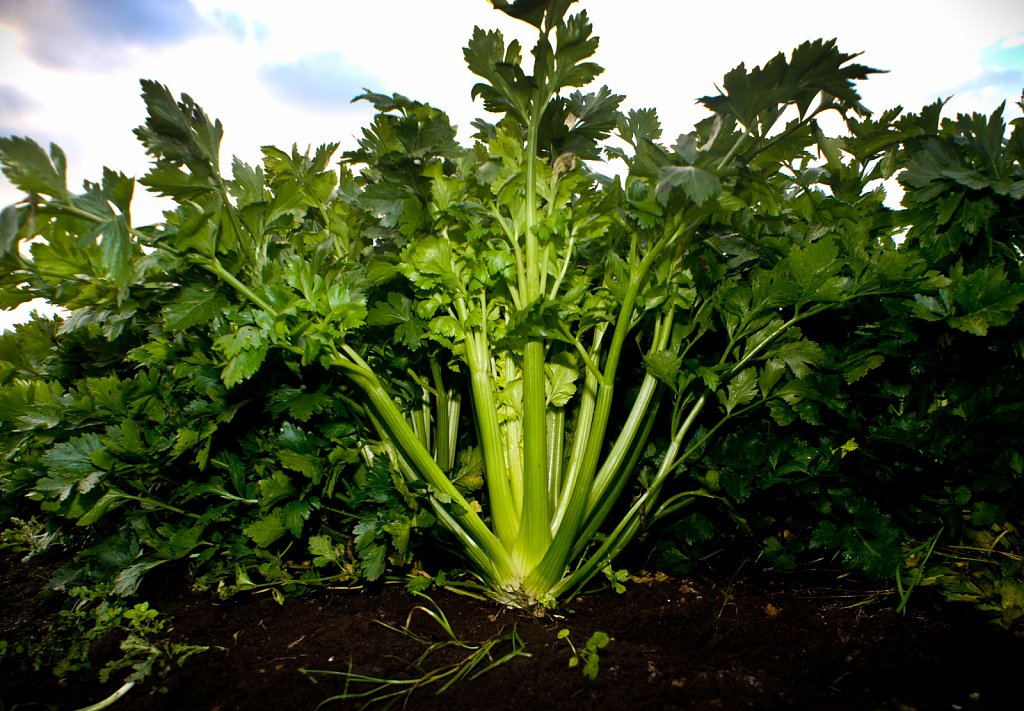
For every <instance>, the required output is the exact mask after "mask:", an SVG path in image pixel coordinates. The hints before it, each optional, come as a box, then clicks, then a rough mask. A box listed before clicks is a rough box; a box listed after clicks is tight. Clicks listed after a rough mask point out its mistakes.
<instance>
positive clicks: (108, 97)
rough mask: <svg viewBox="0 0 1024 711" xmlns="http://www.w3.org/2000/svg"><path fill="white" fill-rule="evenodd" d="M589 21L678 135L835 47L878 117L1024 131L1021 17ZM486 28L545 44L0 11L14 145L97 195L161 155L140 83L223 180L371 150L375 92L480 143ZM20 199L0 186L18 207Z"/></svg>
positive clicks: (671, 15)
mask: <svg viewBox="0 0 1024 711" xmlns="http://www.w3.org/2000/svg"><path fill="white" fill-rule="evenodd" d="M575 7H576V8H577V9H578V8H581V7H582V8H585V9H586V10H587V11H588V13H589V14H590V16H591V19H592V20H593V23H594V26H595V29H596V33H597V34H598V35H599V36H600V37H601V46H600V49H599V50H598V55H597V61H598V62H599V63H600V64H602V65H603V66H604V67H605V68H606V72H605V74H604V75H603V76H602V77H601V78H600V79H599V81H600V82H602V83H607V84H608V85H609V86H610V87H611V88H612V90H613V91H615V92H617V93H623V94H626V95H627V96H628V103H627V106H628V107H629V108H636V107H648V106H651V107H655V108H657V109H658V110H659V113H660V114H661V117H662V121H663V123H664V124H665V127H666V136H667V137H673V136H674V135H676V134H677V133H679V132H682V131H685V130H688V129H689V128H690V127H691V126H692V125H693V123H694V122H695V121H696V120H699V119H700V118H701V117H702V115H703V114H702V112H701V110H700V109H699V108H698V107H696V106H695V105H694V100H695V99H696V98H697V97H699V96H703V95H706V94H710V93H714V92H715V88H714V85H715V83H716V82H718V81H720V79H721V77H722V75H723V74H724V73H725V72H726V71H728V70H729V69H731V68H732V67H734V66H735V65H736V64H738V63H739V62H741V61H742V62H746V63H747V65H748V66H751V65H755V64H763V63H764V62H765V61H767V60H768V59H770V58H771V57H772V56H773V55H774V54H775V53H777V52H779V51H788V50H790V49H792V48H793V47H794V46H796V45H797V44H799V43H800V42H802V41H804V40H807V39H815V38H818V37H824V38H833V37H835V38H837V39H838V41H839V47H840V49H841V50H842V51H844V52H848V53H854V52H863V55H862V56H861V57H860V58H859V59H858V61H859V62H861V63H863V64H867V65H869V66H872V67H875V68H878V69H886V70H889V73H888V74H884V75H878V76H876V77H875V78H873V79H871V80H870V81H868V82H866V83H865V84H864V85H863V86H862V89H861V93H862V95H863V97H864V100H865V103H866V105H867V106H868V107H869V108H871V109H873V110H876V111H878V110H882V109H885V108H889V107H891V106H894V105H897V104H901V105H903V106H905V107H906V108H908V109H913V110H917V109H919V108H920V107H921V106H922V105H924V104H926V103H930V102H931V101H933V100H934V99H936V98H938V97H949V96H952V97H953V99H952V101H951V102H950V104H949V107H950V111H952V112H957V111H985V112H989V111H991V110H992V109H993V108H995V106H996V105H997V104H998V103H999V102H1001V101H1006V102H1007V105H1008V107H1009V108H1010V109H1012V110H1011V111H1008V113H1009V114H1010V115H1011V116H1017V115H1019V113H1020V112H1019V110H1018V109H1017V107H1016V106H1015V102H1016V101H1017V100H1019V99H1020V94H1021V89H1022V88H1024V3H1021V2H1020V1H1019V0H860V2H858V3H829V2H827V0H813V1H805V0H786V1H781V0H780V1H778V2H766V1H765V0H731V1H729V2H710V3H709V2H701V3H697V2H689V1H686V0H629V1H628V2H627V1H625V0H584V1H583V2H582V3H580V4H577V5H576V6H575ZM832 7H834V8H835V9H834V10H831V9H828V8H832ZM474 25H479V26H482V27H484V28H488V29H490V28H498V29H501V30H502V31H503V32H504V33H505V35H506V38H509V37H518V38H519V39H520V40H521V41H522V42H523V44H524V45H525V46H527V47H530V46H532V39H531V34H530V32H529V30H531V29H532V28H529V27H528V26H527V25H525V24H523V23H518V22H516V21H514V20H511V19H510V18H508V17H506V16H505V15H504V14H502V13H499V12H497V11H495V10H492V9H491V7H490V5H489V3H487V2H486V1H485V0H372V1H369V0H363V1H361V2H355V0H287V1H286V2H282V1H281V0H0V135H27V136H31V137H32V138H34V139H36V140H37V141H38V142H40V143H42V144H43V145H46V144H47V143H49V142H55V143H57V144H58V145H60V146H61V147H62V148H63V149H64V150H65V152H66V153H67V155H68V159H69V163H70V170H69V173H70V177H71V182H72V185H73V187H78V186H80V185H81V182H82V180H83V179H87V178H88V179H97V178H98V177H99V176H100V174H101V169H102V166H104V165H108V166H110V167H112V168H116V169H117V170H121V171H123V172H125V173H127V174H129V175H136V176H139V175H141V174H143V173H144V172H145V170H146V157H145V154H144V152H143V150H142V148H141V147H140V146H139V144H138V143H137V142H136V139H135V137H134V136H133V135H132V133H131V131H132V129H133V128H134V127H136V126H138V125H139V124H140V123H141V122H142V121H143V120H144V118H145V113H144V106H143V103H142V101H141V99H140V98H139V85H138V80H139V79H140V78H149V79H155V80H157V81H159V82H161V83H164V84H166V85H168V86H169V87H170V89H171V91H172V92H173V93H174V94H175V95H177V94H180V93H182V92H184V93H188V94H190V95H191V96H192V97H193V98H194V99H195V100H196V101H197V102H198V103H199V104H200V105H201V106H203V107H204V108H205V109H206V111H207V113H209V114H210V115H211V116H214V117H217V118H220V119H221V120H222V121H223V123H224V125H225V139H224V143H223V154H224V155H223V161H222V162H223V164H224V165H227V164H228V161H227V158H228V157H230V156H231V155H238V156H239V157H240V158H242V159H243V160H245V161H247V162H250V163H255V162H258V161H259V158H260V153H259V148H260V146H262V145H267V144H272V145H277V146H280V147H284V148H287V147H289V146H290V145H291V144H292V143H298V145H299V146H300V148H305V147H306V146H307V145H313V146H316V145H318V144H320V143H324V142H327V141H339V142H341V144H342V147H343V148H347V147H351V146H353V145H354V144H355V140H356V136H358V135H359V131H360V128H361V127H362V126H363V125H365V124H366V123H367V121H368V119H369V117H370V112H369V111H368V109H367V107H366V105H365V104H362V103H360V104H352V103H350V99H351V98H352V97H353V96H355V95H356V94H358V93H360V92H361V90H362V88H364V87H365V88H368V89H371V90H373V91H378V92H384V93H392V92H398V93H402V94H405V95H407V96H410V97H412V98H416V99H419V100H422V101H428V102H430V103H432V104H434V105H435V106H438V107H440V108H443V109H445V110H446V111H447V112H448V113H449V115H450V116H451V117H452V119H453V121H454V122H455V123H456V124H457V125H459V126H460V127H463V129H468V126H469V122H470V121H471V120H472V119H473V118H475V117H476V116H478V115H481V113H482V109H481V108H480V107H479V106H474V104H473V103H472V101H471V100H470V96H469V89H470V87H471V86H472V84H473V83H474V79H473V77H472V75H471V74H470V73H469V71H468V70H467V69H466V68H465V66H464V64H463V61H462V51H461V47H462V46H463V45H464V44H465V42H466V40H467V39H468V38H469V36H470V34H471V33H472V30H473V27H474ZM468 133H469V131H468V130H464V131H463V135H468ZM141 192H142V191H138V192H137V195H138V194H139V193H141ZM17 198H18V193H17V192H16V191H15V190H14V189H13V187H12V186H11V185H10V184H9V183H8V182H7V181H6V179H4V178H3V177H0V205H6V204H9V203H11V202H13V201H15V200H16V199H17ZM158 205H159V203H156V202H155V201H154V200H153V199H143V198H138V199H137V201H136V222H137V223H145V222H152V221H155V220H157V219H158V217H159V208H158ZM2 319H3V314H0V324H2Z"/></svg>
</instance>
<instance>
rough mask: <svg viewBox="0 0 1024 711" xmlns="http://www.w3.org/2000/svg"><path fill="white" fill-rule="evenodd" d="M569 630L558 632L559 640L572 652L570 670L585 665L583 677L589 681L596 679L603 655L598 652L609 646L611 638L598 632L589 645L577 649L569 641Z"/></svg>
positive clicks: (588, 642) (591, 636)
mask: <svg viewBox="0 0 1024 711" xmlns="http://www.w3.org/2000/svg"><path fill="white" fill-rule="evenodd" d="M569 634H570V633H569V630H568V629H563V630H559V631H558V639H564V640H565V641H566V643H567V644H568V645H569V648H570V649H571V650H572V658H570V659H569V668H570V669H573V668H575V667H578V666H580V664H582V665H583V676H585V677H587V678H588V679H596V678H597V674H598V672H599V671H600V665H601V654H600V653H599V651H598V650H601V649H604V648H605V647H607V646H608V642H610V641H611V638H610V637H609V636H608V634H607V633H606V632H602V631H600V630H598V631H597V632H594V634H592V635H590V639H588V640H587V644H586V645H585V646H584V647H583V648H581V649H576V645H574V644H573V643H572V640H571V639H569Z"/></svg>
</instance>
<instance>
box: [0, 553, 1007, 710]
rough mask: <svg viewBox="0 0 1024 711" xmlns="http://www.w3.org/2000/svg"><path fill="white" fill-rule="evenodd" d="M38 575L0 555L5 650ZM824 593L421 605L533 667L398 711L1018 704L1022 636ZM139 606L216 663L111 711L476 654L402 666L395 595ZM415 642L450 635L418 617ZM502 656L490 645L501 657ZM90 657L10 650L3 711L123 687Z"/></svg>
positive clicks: (292, 689)
mask: <svg viewBox="0 0 1024 711" xmlns="http://www.w3.org/2000/svg"><path fill="white" fill-rule="evenodd" d="M46 572H47V571H46V566H45V565H42V566H40V565H38V564H37V565H36V566H35V567H32V566H29V567H26V566H23V565H21V564H20V563H18V562H17V560H16V559H14V558H12V557H11V556H9V555H6V556H4V557H2V558H0V600H2V601H3V604H2V606H0V638H3V639H7V640H8V644H9V645H10V644H13V643H14V641H15V640H16V639H17V638H18V636H19V635H30V634H38V632H39V630H40V629H41V628H42V627H43V626H45V625H47V624H50V623H51V622H52V621H53V620H54V619H55V617H54V616H55V610H54V609H53V607H54V603H52V602H47V601H46V600H44V599H42V598H41V597H39V595H38V592H39V590H40V588H41V586H42V585H43V584H44V583H45V581H46ZM51 572H52V571H51ZM165 577H166V576H165ZM825 580H828V581H830V582H829V585H828V586H827V587H826V586H823V585H822V584H821V582H820V579H819V582H818V583H817V584H816V583H815V579H814V578H813V577H809V576H808V575H807V574H800V575H788V576H783V575H772V574H770V573H764V572H762V573H758V574H751V575H747V576H745V577H743V578H742V579H736V580H733V581H731V582H725V581H715V580H710V579H708V580H706V579H692V580H691V579H675V578H666V577H664V576H657V578H654V577H651V578H649V579H643V578H640V579H638V580H636V581H634V582H631V583H630V584H628V586H627V591H626V592H625V593H624V594H615V593H614V592H611V591H604V592H600V593H595V594H590V595H587V596H584V597H581V598H578V599H576V600H575V601H573V602H572V603H570V604H569V605H567V606H566V607H565V609H563V610H561V611H560V612H559V613H558V614H556V615H548V616H546V617H534V616H531V615H529V614H527V613H524V612H520V611H514V610H507V609H500V608H499V607H497V606H496V605H495V604H493V603H490V602H481V601H477V600H473V599H470V598H467V597H465V596H460V595H456V594H453V593H452V592H449V591H438V590H434V591H431V592H430V593H429V594H430V596H431V598H432V599H433V600H434V601H435V602H436V603H437V606H438V607H439V608H440V609H441V610H443V612H444V614H445V615H446V616H447V618H448V620H449V621H450V622H451V626H452V628H453V630H454V632H455V633H456V634H457V635H458V637H459V639H460V640H462V641H463V642H466V643H469V644H473V645H479V644H481V643H485V642H487V641H488V640H492V639H495V638H498V637H501V636H503V635H509V634H511V633H512V631H513V630H515V631H516V633H517V634H518V635H519V637H520V638H521V640H522V642H523V644H524V645H525V646H524V649H523V651H524V652H526V653H528V654H529V655H530V656H529V657H516V658H514V659H511V660H510V661H508V662H507V663H504V664H502V665H500V666H497V667H496V668H494V669H491V670H490V671H487V672H486V673H484V674H482V675H481V676H479V677H478V678H476V679H471V680H470V679H466V680H462V681H460V682H458V683H456V684H454V685H452V686H451V688H449V689H448V690H447V691H445V692H444V693H443V694H442V695H440V696H437V695H435V693H434V692H435V688H434V687H423V688H419V689H416V690H414V691H412V693H411V696H410V697H409V698H408V699H405V698H404V697H403V698H401V699H399V700H398V705H397V707H401V704H402V703H403V702H405V703H406V707H407V708H412V709H434V708H438V709H439V708H445V709H449V708H463V709H495V710H501V709H515V710H516V711H522V709H528V710H529V711H539V710H541V709H563V708H565V709H627V708H628V709H727V710H732V709H815V710H817V709H826V710H839V711H842V710H845V709H849V710H857V711H861V710H867V709H871V710H874V709H887V710H893V711H896V710H900V711H906V710H908V709H921V710H924V709H943V710H944V711H954V710H956V709H1014V708H1020V706H1019V703H1020V693H1019V691H1020V676H1019V675H1020V672H1021V668H1022V662H1024V639H1022V638H1020V637H1018V636H1015V635H1014V634H1012V633H1010V632H1008V631H1006V630H1003V629H1000V628H998V627H995V626H993V625H991V624H990V623H988V622H986V621H984V620H983V619H981V618H978V617H976V616H973V615H972V614H971V613H970V611H969V610H967V609H966V608H950V607H937V606H933V605H932V604H931V603H930V601H929V600H928V598H927V597H926V596H925V595H924V594H923V593H922V594H920V595H918V593H915V597H914V598H912V599H911V605H910V607H909V611H908V612H907V614H906V615H898V614H896V612H895V611H894V610H893V608H892V605H891V604H889V603H891V600H892V598H889V599H888V601H887V602H882V603H878V602H875V603H871V604H859V605H856V604H855V603H859V602H861V603H862V602H864V601H865V600H866V599H867V598H868V597H869V595H868V594H867V590H866V588H864V587H863V586H857V585H854V584H852V583H843V584H842V586H839V587H837V584H836V583H835V578H834V577H827V578H825ZM147 597H148V598H149V599H150V601H151V604H152V605H153V606H154V607H156V608H157V609H159V610H161V612H162V613H163V614H164V615H167V616H169V617H170V618H171V619H172V620H173V628H174V629H173V632H172V633H171V637H172V638H173V639H175V640H178V641H182V642H188V643H191V644H201V645H208V646H209V647H210V649H209V650H208V651H206V652H204V653H201V654H199V655H196V656H193V657H191V658H190V659H188V660H187V661H186V662H185V664H184V666H183V667H181V668H172V669H170V670H169V671H167V672H166V673H162V674H159V675H157V678H155V679H153V678H151V680H150V681H148V682H147V683H146V684H144V685H142V686H136V687H135V688H133V689H131V690H130V691H129V692H128V693H127V695H126V696H125V697H124V698H122V699H121V700H119V701H118V702H116V703H115V704H114V705H113V706H112V708H114V709H118V710H124V711H127V710H129V709H146V710H147V711H149V710H158V709H175V710H178V709H189V710H191V709H209V710H212V709H218V710H219V711H234V710H236V709H237V710H245V711H258V710H260V709H274V710H275V711H278V710H280V709H285V710H286V711H301V710H303V709H313V708H315V707H316V706H317V704H319V703H320V702H322V701H324V700H325V699H328V698H329V697H332V696H334V695H337V694H339V693H341V692H342V691H343V689H344V686H345V684H344V680H343V678H341V677H340V676H331V675H325V674H318V675H307V674H304V673H302V672H301V671H300V670H301V669H315V670H329V671H334V672H344V671H347V670H351V671H352V672H354V673H361V674H368V675H374V676H381V677H393V678H405V679H409V678H415V677H418V676H422V675H423V674H424V673H425V672H426V671H429V670H436V669H440V668H443V667H444V666H445V665H446V664H451V663H452V662H454V661H456V660H458V659H462V658H464V657H465V656H466V655H468V654H470V653H471V652H470V651H469V650H466V649H458V648H455V647H454V645H449V646H447V647H445V648H442V649H439V650H438V651H436V652H435V653H434V654H433V655H431V656H430V657H428V658H427V660H426V661H424V662H423V663H422V665H421V668H420V671H418V672H417V671H416V669H415V668H414V667H413V665H412V662H414V661H415V660H416V658H417V657H418V656H420V654H421V653H422V652H423V651H424V645H423V644H421V643H420V642H417V641H415V640H413V639H410V638H409V636H407V635H404V634H401V633H400V632H396V631H394V630H392V629H388V628H387V627H385V626H384V625H382V624H380V623H387V624H389V625H392V626H394V627H402V626H404V625H405V624H406V622H407V621H408V620H409V619H410V614H411V611H412V610H413V609H414V608H415V607H416V606H417V605H426V606H427V607H429V603H428V602H427V601H426V600H423V599H421V598H413V597H411V596H410V595H409V594H408V593H406V592H405V590H404V589H403V588H401V587H398V586H386V587H384V588H382V589H380V590H378V591H375V592H365V591H342V590H324V591H321V592H318V593H316V594H313V595H310V596H308V597H305V598H294V599H288V600H286V601H285V602H284V604H278V603H277V602H275V601H274V600H273V599H272V598H271V596H270V595H257V596H251V597H248V598H243V599H236V600H232V601H229V602H226V603H219V602H216V601H214V600H212V599H210V598H209V597H207V596H199V595H196V594H193V593H190V592H189V591H188V590H187V587H186V586H185V584H184V582H183V581H182V582H178V581H176V580H175V579H174V578H173V577H172V578H170V579H165V580H164V581H163V583H162V585H161V586H160V589H156V590H154V589H151V590H150V591H149V592H148V594H147ZM410 629H411V631H413V632H415V633H417V634H420V635H423V636H427V637H429V638H431V639H435V640H442V639H444V638H445V637H444V634H443V633H442V631H441V629H440V627H439V626H438V625H437V624H436V623H435V622H434V621H433V620H432V619H431V618H430V617H428V616H427V615H426V614H424V613H423V612H422V611H416V612H414V613H412V616H411V623H410ZM561 629H569V630H570V631H571V632H570V639H571V641H572V642H573V644H575V645H576V646H577V647H581V646H584V645H585V643H586V641H587V640H588V639H589V638H590V636H591V634H592V633H593V632H594V631H597V630H601V631H603V632H606V633H607V634H608V635H609V636H610V637H611V642H610V643H609V644H608V646H607V648H606V649H604V650H602V651H601V652H600V655H601V656H600V666H599V672H598V674H597V677H596V679H593V680H591V679H588V678H586V677H585V676H584V675H583V673H582V671H581V668H580V667H576V668H569V659H570V657H571V656H572V653H571V651H570V647H569V644H568V643H567V642H566V641H565V640H561V639H558V637H557V634H558V631H559V630H561ZM510 648H511V647H510V646H509V645H508V644H504V645H501V646H499V647H497V649H496V655H498V656H500V655H502V654H504V653H506V652H507V651H509V650H510ZM93 652H94V654H93V657H94V658H93V668H92V669H90V670H84V671H80V672H75V673H73V674H71V675H69V676H68V678H67V679H65V680H63V681H58V680H57V679H56V678H55V677H54V676H53V675H52V674H50V673H48V672H45V671H41V672H34V673H33V672H26V671H24V670H19V669H18V668H17V660H12V659H11V658H10V656H11V655H10V654H8V658H7V659H6V660H5V661H4V663H3V664H4V665H3V666H0V673H2V674H3V676H2V677H0V710H3V711H8V710H11V709H41V708H55V709H76V708H80V707H83V706H87V705H88V704H91V703H95V702H97V701H100V700H101V699H104V698H105V697H107V696H108V695H110V694H111V693H112V692H113V691H114V690H116V688H117V687H118V686H119V683H110V684H107V685H100V684H99V683H98V681H97V670H98V669H99V668H100V667H101V666H102V665H103V663H104V662H105V661H106V660H107V659H109V658H111V656H112V655H115V654H116V653H117V640H106V641H105V642H101V643H99V644H97V645H96V646H95V647H94V650H93ZM481 668H482V667H481ZM120 678H123V676H122V677H120ZM314 679H315V681H314ZM160 687H162V688H163V689H164V690H163V691H162V692H160V691H158V690H157V689H158V688H160ZM352 688H353V689H354V688H355V687H352ZM357 707H358V704H356V703H355V702H332V703H329V704H326V705H325V708H328V709H331V708H336V709H348V708H357ZM373 708H379V706H374V707H373Z"/></svg>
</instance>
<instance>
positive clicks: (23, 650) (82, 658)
mask: <svg viewBox="0 0 1024 711" xmlns="http://www.w3.org/2000/svg"><path fill="white" fill-rule="evenodd" d="M171 631H172V630H171V628H170V627H168V625H167V620H166V619H165V618H163V617H161V616H160V613H159V612H158V611H157V610H155V609H152V608H151V607H150V606H149V604H148V603H146V602H140V603H137V604H135V605H129V604H128V603H126V602H124V601H123V600H122V599H120V598H119V597H118V596H117V595H116V594H115V593H114V591H113V590H112V588H111V586H109V585H98V586H92V587H89V586H84V585H79V586H75V587H72V588H70V589H69V590H68V592H67V598H66V605H65V607H64V609H62V610H60V612H59V617H58V621H57V622H56V623H55V624H54V625H53V626H52V627H50V628H48V629H46V630H45V631H43V632H40V634H38V635H29V636H28V637H26V638H23V639H19V640H16V641H13V645H12V641H9V640H2V642H3V643H4V644H3V646H2V649H4V650H5V654H6V655H8V656H10V657H11V658H12V659H13V660H14V661H15V663H17V658H18V657H20V658H21V659H22V660H24V662H26V663H29V664H31V665H32V666H33V668H35V669H37V670H38V669H42V668H50V669H52V671H53V674H54V675H55V676H56V677H58V678H63V677H64V676H66V675H67V674H68V673H70V672H73V671H79V670H83V669H90V668H91V667H92V666H93V661H94V660H93V659H92V658H91V654H92V648H93V646H94V645H95V644H96V643H97V642H99V641H100V640H102V639H105V638H109V637H110V636H112V635H119V636H123V639H122V640H121V642H120V651H121V653H122V654H121V656H120V657H116V658H114V659H111V660H110V661H108V662H107V663H106V664H105V665H104V666H103V668H102V669H100V670H99V679H100V683H107V682H108V681H110V680H111V679H113V678H115V676H116V677H118V678H119V680H120V681H121V682H122V683H123V684H127V685H129V686H130V685H132V684H137V683H140V682H143V681H145V680H147V679H149V678H150V677H151V676H153V675H154V673H157V672H160V671H162V670H164V669H166V668H170V667H172V666H181V665H182V664H183V663H184V662H185V660H186V659H188V658H189V657H191V656H193V655H195V654H198V653H200V652H204V651H206V650H207V649H208V648H207V647H203V646H197V645H190V644H186V643H183V642H172V641H170V639H168V634H169V633H170V632H171ZM124 670H130V673H128V674H127V675H124V676H123V677H122V675H121V674H120V672H122V671H124Z"/></svg>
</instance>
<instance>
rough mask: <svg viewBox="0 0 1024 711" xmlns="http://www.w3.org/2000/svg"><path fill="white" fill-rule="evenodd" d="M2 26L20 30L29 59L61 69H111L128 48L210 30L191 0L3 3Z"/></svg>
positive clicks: (171, 41)
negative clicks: (105, 67) (5, 25)
mask: <svg viewBox="0 0 1024 711" xmlns="http://www.w3.org/2000/svg"><path fill="white" fill-rule="evenodd" d="M0 22H3V23H4V24H8V25H11V26H13V27H15V28H16V29H17V31H18V33H19V34H20V35H21V40H22V42H21V46H22V49H23V51H24V52H25V53H26V54H28V55H29V56H31V57H32V58H33V59H34V60H35V61H37V62H39V63H40V64H43V65H46V66H50V67H56V68H71V67H87V68H100V67H104V66H110V65H111V64H116V63H117V62H118V55H119V53H120V52H121V51H122V50H123V49H124V48H125V47H153V46H163V45H168V44H175V43H177V42H181V41H184V40H186V39H188V38H189V37H192V36H195V35H197V34H200V33H202V32H205V31H207V27H206V23H205V21H204V20H203V19H202V18H201V17H200V16H199V15H198V14H197V13H196V11H195V8H193V7H192V4H191V2H189V0H50V1H49V2H0Z"/></svg>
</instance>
